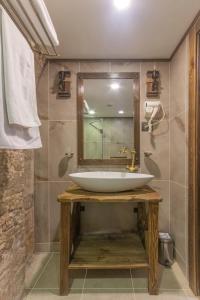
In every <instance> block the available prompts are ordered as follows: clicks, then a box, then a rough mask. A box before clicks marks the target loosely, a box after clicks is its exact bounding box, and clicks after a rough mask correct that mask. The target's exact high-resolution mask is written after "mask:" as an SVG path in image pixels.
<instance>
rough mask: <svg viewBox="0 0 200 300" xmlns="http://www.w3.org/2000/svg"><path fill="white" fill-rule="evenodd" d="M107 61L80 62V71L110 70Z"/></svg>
mask: <svg viewBox="0 0 200 300" xmlns="http://www.w3.org/2000/svg"><path fill="white" fill-rule="evenodd" d="M109 67H110V64H109V62H81V63H80V72H94V73H96V72H110V71H109Z"/></svg>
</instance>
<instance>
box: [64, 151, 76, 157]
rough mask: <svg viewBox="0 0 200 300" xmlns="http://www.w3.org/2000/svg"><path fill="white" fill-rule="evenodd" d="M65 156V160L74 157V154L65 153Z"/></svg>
mask: <svg viewBox="0 0 200 300" xmlns="http://www.w3.org/2000/svg"><path fill="white" fill-rule="evenodd" d="M65 156H66V157H67V158H72V157H73V156H74V153H73V152H71V153H65Z"/></svg>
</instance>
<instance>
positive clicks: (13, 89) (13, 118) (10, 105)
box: [1, 8, 41, 127]
mask: <svg viewBox="0 0 200 300" xmlns="http://www.w3.org/2000/svg"><path fill="white" fill-rule="evenodd" d="M1 10H2V19H1V24H2V44H3V63H4V77H5V78H4V80H5V96H6V106H7V114H8V120H9V123H10V124H17V125H20V126H23V127H37V126H40V125H41V123H40V120H39V117H38V113H37V102H36V84H35V67H34V55H33V52H32V50H31V48H30V46H29V44H28V42H27V41H26V39H25V38H24V36H23V35H22V34H21V32H20V31H19V30H18V28H17V27H16V25H15V24H14V22H13V21H12V20H11V18H10V17H9V15H8V14H7V13H6V11H5V10H4V9H3V8H1Z"/></svg>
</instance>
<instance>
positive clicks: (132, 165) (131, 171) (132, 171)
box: [120, 147, 138, 173]
mask: <svg viewBox="0 0 200 300" xmlns="http://www.w3.org/2000/svg"><path fill="white" fill-rule="evenodd" d="M128 152H130V154H131V165H130V166H127V167H126V169H127V170H128V171H129V172H130V173H134V172H137V171H138V167H137V166H136V165H135V155H136V151H135V148H133V149H128V148H127V147H122V149H121V150H120V153H128Z"/></svg>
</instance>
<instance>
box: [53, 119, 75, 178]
mask: <svg viewBox="0 0 200 300" xmlns="http://www.w3.org/2000/svg"><path fill="white" fill-rule="evenodd" d="M76 143H77V135H76V122H75V121H66V122H64V121H63V122H62V121H58V122H56V121H55V122H54V121H51V122H50V128H49V179H50V180H51V181H59V180H62V181H63V180H64V181H65V180H68V176H67V174H69V173H71V172H74V171H76V170H77V146H76ZM69 151H70V152H73V153H74V156H73V157H72V158H71V159H68V158H67V157H66V156H65V153H66V152H69Z"/></svg>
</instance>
